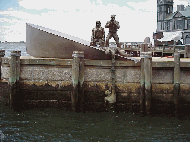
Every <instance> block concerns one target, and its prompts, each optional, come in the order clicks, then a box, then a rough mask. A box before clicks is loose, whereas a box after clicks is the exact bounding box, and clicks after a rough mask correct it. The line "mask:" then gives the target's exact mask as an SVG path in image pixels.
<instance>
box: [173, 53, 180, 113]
mask: <svg viewBox="0 0 190 142" xmlns="http://www.w3.org/2000/svg"><path fill="white" fill-rule="evenodd" d="M179 98H180V54H179V53H178V52H175V53H174V105H175V113H176V114H178V109H179Z"/></svg>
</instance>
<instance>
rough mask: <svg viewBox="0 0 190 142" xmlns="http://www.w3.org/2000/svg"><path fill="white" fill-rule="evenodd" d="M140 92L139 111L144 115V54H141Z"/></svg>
mask: <svg viewBox="0 0 190 142" xmlns="http://www.w3.org/2000/svg"><path fill="white" fill-rule="evenodd" d="M140 57H141V80H140V83H141V92H140V111H141V114H144V109H145V74H144V52H141V55H140Z"/></svg>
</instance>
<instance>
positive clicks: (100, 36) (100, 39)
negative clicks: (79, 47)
mask: <svg viewBox="0 0 190 142" xmlns="http://www.w3.org/2000/svg"><path fill="white" fill-rule="evenodd" d="M104 44H105V31H104V28H102V27H101V22H100V21H96V27H95V28H93V29H92V38H91V43H90V45H91V46H97V45H100V46H101V47H103V46H104Z"/></svg>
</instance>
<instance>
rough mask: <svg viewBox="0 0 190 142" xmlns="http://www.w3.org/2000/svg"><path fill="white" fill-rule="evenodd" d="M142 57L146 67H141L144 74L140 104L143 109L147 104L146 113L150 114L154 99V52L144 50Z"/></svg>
mask: <svg viewBox="0 0 190 142" xmlns="http://www.w3.org/2000/svg"><path fill="white" fill-rule="evenodd" d="M142 58H144V69H143V68H142V69H141V75H142V76H141V97H140V104H141V108H142V109H143V105H145V111H146V114H148V115H149V114H150V112H151V100H152V52H142V53H141V59H142ZM142 64H143V63H142ZM142 66H143V65H142ZM142 66H141V67H142ZM143 70H144V72H143ZM143 88H144V90H143ZM143 94H144V95H143ZM143 100H144V101H143ZM143 102H145V104H143Z"/></svg>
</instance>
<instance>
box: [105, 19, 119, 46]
mask: <svg viewBox="0 0 190 142" xmlns="http://www.w3.org/2000/svg"><path fill="white" fill-rule="evenodd" d="M115 16H116V15H111V20H110V21H108V22H107V23H106V25H105V28H109V33H108V35H107V37H106V44H105V46H106V47H109V39H111V38H112V37H113V38H114V40H115V41H116V44H117V47H120V44H119V37H118V35H117V29H119V28H120V26H119V22H118V21H116V20H115Z"/></svg>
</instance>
